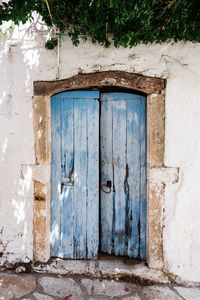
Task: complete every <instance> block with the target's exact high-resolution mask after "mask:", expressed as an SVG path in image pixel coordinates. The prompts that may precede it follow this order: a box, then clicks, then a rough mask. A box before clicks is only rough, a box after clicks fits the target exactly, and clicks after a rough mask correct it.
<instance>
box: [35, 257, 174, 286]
mask: <svg viewBox="0 0 200 300" xmlns="http://www.w3.org/2000/svg"><path fill="white" fill-rule="evenodd" d="M32 270H33V271H34V272H37V273H46V274H47V273H48V274H57V275H65V276H72V275H84V276H92V277H98V278H99V277H102V278H115V279H116V278H123V279H125V278H127V280H131V279H132V280H133V281H137V282H141V283H142V282H143V283H144V282H147V283H169V279H168V278H167V277H166V276H165V274H164V273H163V272H162V271H160V270H155V269H149V268H148V266H147V265H146V263H145V262H142V261H139V260H135V259H130V258H125V257H115V256H110V255H109V256H105V255H102V256H101V257H100V258H99V259H97V260H70V259H60V258H51V259H50V260H49V261H48V262H47V263H45V264H43V263H35V264H34V265H33V267H32Z"/></svg>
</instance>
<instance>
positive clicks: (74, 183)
mask: <svg viewBox="0 0 200 300" xmlns="http://www.w3.org/2000/svg"><path fill="white" fill-rule="evenodd" d="M145 111H146V109H145V97H143V96H140V95H134V94H130V93H101V94H100V93H99V92H98V91H75V92H64V93H60V94H57V95H55V96H53V97H52V98H51V144H52V145H51V149H52V150H51V156H52V165H51V256H56V257H60V258H69V259H94V258H97V257H98V253H99V252H103V253H108V254H115V255H120V256H129V257H132V258H141V259H145V252H146V119H145V118H146V113H145Z"/></svg>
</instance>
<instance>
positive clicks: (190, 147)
mask: <svg viewBox="0 0 200 300" xmlns="http://www.w3.org/2000/svg"><path fill="white" fill-rule="evenodd" d="M47 36H48V31H45V28H44V27H43V26H42V25H41V24H39V23H38V22H36V23H34V24H32V25H31V26H30V25H27V26H26V27H20V28H15V29H14V31H13V32H12V33H11V34H10V35H8V38H7V40H6V41H4V40H3V39H1V41H0V256H1V258H0V264H3V263H5V262H6V261H7V262H12V263H13V262H17V261H24V262H28V261H30V260H31V259H32V255H33V254H32V253H33V245H32V240H33V237H32V228H33V186H32V181H31V180H28V179H26V180H23V176H22V174H21V166H22V165H23V164H34V163H35V157H34V140H33V120H32V95H33V81H35V80H53V79H55V78H56V74H57V52H56V50H53V51H49V50H45V48H44V41H45V40H46V37H47ZM108 70H123V71H127V72H134V73H139V74H144V75H148V76H156V77H162V78H166V79H167V87H166V133H165V134H166V136H165V165H166V166H169V167H179V168H180V178H179V182H178V183H177V184H172V185H168V186H167V187H166V199H165V203H164V207H165V212H164V214H165V219H164V249H163V250H164V260H165V266H166V269H167V270H168V271H169V272H171V273H174V274H176V275H179V276H180V277H181V278H182V279H184V280H191V281H200V256H199V252H200V216H199V214H200V138H199V136H200V44H192V43H185V44H184V43H168V44H163V45H148V46H147V45H139V46H137V47H135V48H132V49H128V48H126V49H124V48H119V49H116V48H114V47H110V48H108V49H106V48H104V47H101V46H99V45H93V44H92V43H90V42H86V43H80V45H79V47H73V46H72V44H71V41H70V40H69V39H67V38H66V37H65V41H64V42H62V46H61V48H60V79H62V78H68V77H71V76H73V75H76V74H77V73H78V72H86V73H89V72H95V71H108ZM30 179H31V174H30Z"/></svg>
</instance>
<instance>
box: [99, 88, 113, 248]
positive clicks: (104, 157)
mask: <svg viewBox="0 0 200 300" xmlns="http://www.w3.org/2000/svg"><path fill="white" fill-rule="evenodd" d="M111 100H112V99H111ZM112 122H113V120H112V101H107V94H102V95H101V116H100V136H101V137H100V149H101V150H100V161H101V178H100V184H101V185H103V184H106V182H107V181H108V180H110V181H112V190H111V193H109V194H106V193H104V192H103V191H102V190H101V193H100V197H101V208H100V209H101V214H100V215H101V222H100V224H101V229H100V234H101V251H102V252H104V253H109V254H111V253H112V247H113V245H112V244H113V242H114V240H113V226H114V215H113V196H114V194H113V164H112V162H113V157H112V155H113V151H112V127H113V126H112Z"/></svg>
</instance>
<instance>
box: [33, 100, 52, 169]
mask: <svg viewBox="0 0 200 300" xmlns="http://www.w3.org/2000/svg"><path fill="white" fill-rule="evenodd" d="M33 112H34V114H33V120H34V133H35V156H36V163H37V164H50V160H51V158H50V153H51V152H50V148H49V146H50V126H49V125H50V124H49V122H50V97H41V96H40V97H34V101H33Z"/></svg>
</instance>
